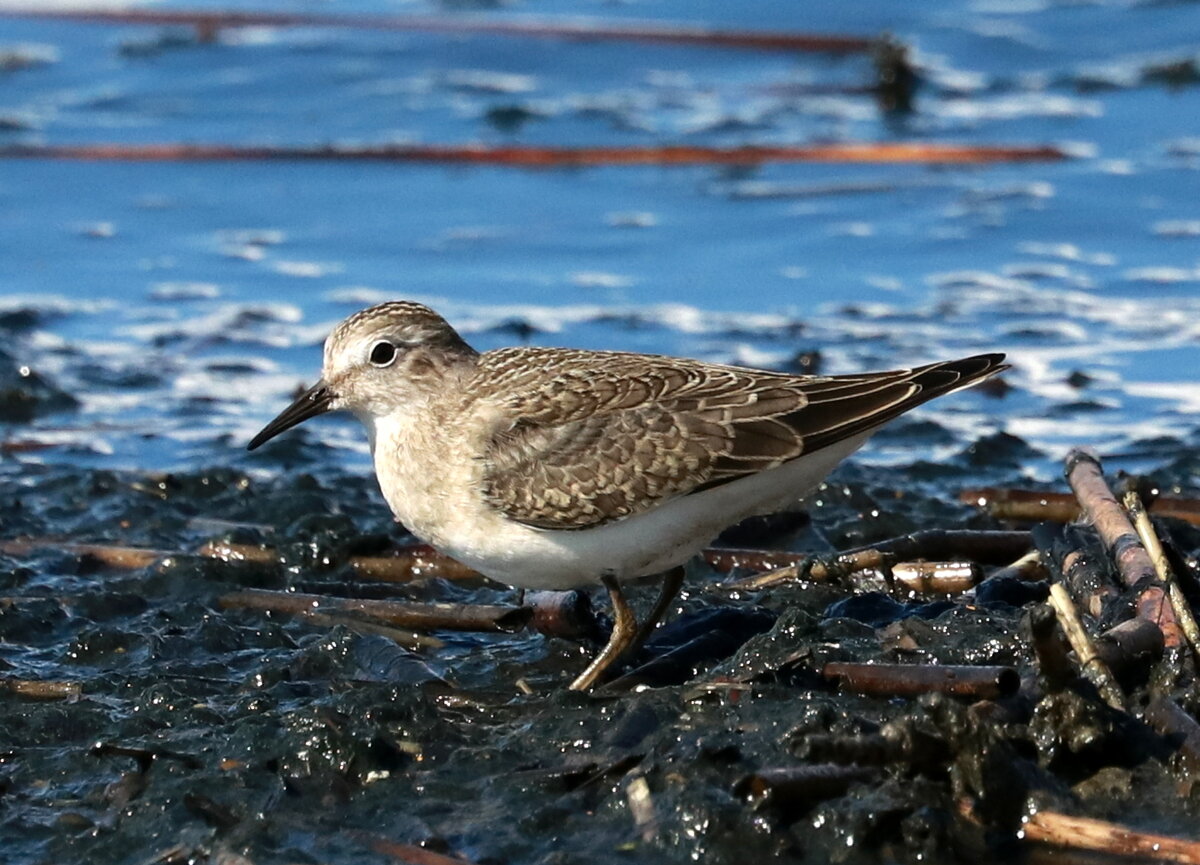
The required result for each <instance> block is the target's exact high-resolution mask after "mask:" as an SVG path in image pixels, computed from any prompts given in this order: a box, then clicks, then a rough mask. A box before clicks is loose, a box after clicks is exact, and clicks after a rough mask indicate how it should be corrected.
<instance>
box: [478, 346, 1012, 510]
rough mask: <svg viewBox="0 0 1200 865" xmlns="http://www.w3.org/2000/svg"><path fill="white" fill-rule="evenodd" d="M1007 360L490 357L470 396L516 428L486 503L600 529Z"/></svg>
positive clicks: (525, 351)
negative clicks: (500, 408)
mask: <svg viewBox="0 0 1200 865" xmlns="http://www.w3.org/2000/svg"><path fill="white" fill-rule="evenodd" d="M1003 359H1004V355H1002V354H984V355H977V356H975V357H969V358H964V359H962V360H953V361H945V362H942V363H934V364H929V365H928V366H922V367H918V368H916V369H911V370H896V371H892V372H880V373H869V374H865V375H846V376H829V377H819V376H791V375H786V374H779V373H769V372H761V371H758V370H750V369H741V368H738V367H729V366H718V365H714V364H705V363H701V362H699V361H688V360H681V359H677V358H660V357H648V356H646V355H634V354H623V353H618V352H611V353H609V352H585V351H574V350H569V349H538V348H514V349H501V350H499V351H494V352H488V353H487V354H485V355H483V356H482V357H481V359H480V365H479V371H478V373H477V375H478V379H477V381H476V382H475V384H476V387H473V388H472V390H474V391H475V392H476V393H478V392H488V393H491V394H493V398H495V399H499V400H501V401H502V402H503V404H504V409H505V412H504V413H505V414H506V415H507V416H510V417H516V418H518V420H516V421H515V422H514V423H512V424H510V425H508V426H506V427H505V428H503V429H500V430H498V431H497V432H496V433H495V434H494V435H493V437H492V439H491V442H490V443H489V447H488V450H487V454H486V456H485V471H484V494H485V497H486V499H487V501H488V502H489V503H490V504H491V505H492V506H494V507H496V508H498V509H499V510H501V511H502V512H503V513H504V514H505V516H507V517H508V518H510V519H513V520H516V521H518V522H521V523H525V524H527V525H531V526H537V527H540V528H547V529H583V528H590V527H593V526H598V525H602V524H604V523H607V522H611V521H614V520H619V519H622V518H624V517H628V516H631V515H633V514H636V513H639V512H641V511H645V510H648V509H649V508H651V507H653V506H655V505H657V504H658V503H660V502H662V501H665V500H667V499H670V498H674V497H677V496H683V495H688V494H690V493H695V492H699V491H701V490H705V489H710V488H712V487H714V486H717V485H719V484H722V483H727V482H729V481H733V480H736V479H738V478H741V477H745V476H747V475H750V474H754V473H755V472H759V471H763V470H764V469H769V468H775V467H777V466H780V465H783V464H784V463H786V462H788V461H789V460H793V459H796V458H797V457H799V456H801V455H802V454H808V453H812V452H814V451H817V450H820V449H821V448H824V447H828V446H829V445H831V444H833V443H835V442H838V441H842V440H844V439H847V438H850V437H853V436H856V435H859V434H861V433H864V432H868V431H870V430H873V429H875V428H876V427H878V426H880V425H882V424H885V423H887V422H888V421H890V420H892V419H893V418H895V417H898V416H899V415H901V414H903V413H904V412H906V411H908V410H909V409H911V408H914V407H915V406H918V405H920V404H921V403H923V402H925V401H926V400H929V399H933V398H934V397H937V396H940V395H942V394H945V393H949V392H950V391H953V390H957V389H958V388H961V387H965V386H967V385H969V384H971V383H973V382H976V381H979V380H981V379H984V378H987V377H988V376H990V375H993V374H995V373H996V372H999V371H1000V370H1002V369H1005V368H1006V367H1005V365H1004V364H1003V363H1002V361H1003ZM551 371H552V372H553V374H552V375H547V373H548V372H551Z"/></svg>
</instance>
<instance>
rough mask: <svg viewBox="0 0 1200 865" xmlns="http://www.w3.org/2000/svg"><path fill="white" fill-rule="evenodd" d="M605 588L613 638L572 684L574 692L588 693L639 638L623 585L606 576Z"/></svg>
mask: <svg viewBox="0 0 1200 865" xmlns="http://www.w3.org/2000/svg"><path fill="white" fill-rule="evenodd" d="M601 579H602V581H603V583H604V587H605V588H606V589H608V597H609V599H610V600H611V601H612V607H613V616H614V618H615V621H614V622H613V630H612V636H610V637H609V638H608V645H606V646H605V647H604V648H603V649H602V650H601V651H600V654H598V655H597V656H596V657H595V658H593V659H592V662H591V663H590V664H588V665H587V669H585V670H584V671H583V672H582V673H580V674H579V675H578V676H577V677H576V679H575V681H574V682H572V683H571V685H570V688H571V690H572V691H586V690H588V689H589V688H591V687H592V685H594V684H596V682H597V680H599V678H600V677H601V676H602V675H604V673H605V671H607V670H608V668H609V667H611V666H612V665H613V662H615V661H616V660H617V659H618V658H620V657H621V656H622V655H623V654H625V651H626V650H627V649H628V648H629V647H630V646H632V645H633V643H634V641H635V640H636V639H637V636H638V633H639V632H638V624H637V619H635V618H634V617H633V610H631V609H630V608H629V602H628V601H626V600H625V594H624V593H623V592H622V591H621V585H620V584H619V583H618V582H617V580H616V578H615V577H611V576H607V575H606V576H604V577H602V578H601Z"/></svg>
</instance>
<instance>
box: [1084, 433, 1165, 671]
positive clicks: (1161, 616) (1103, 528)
mask: <svg viewBox="0 0 1200 865" xmlns="http://www.w3.org/2000/svg"><path fill="white" fill-rule="evenodd" d="M1066 475H1067V481H1068V482H1069V483H1070V484H1071V489H1072V490H1074V491H1075V497H1076V498H1078V499H1079V505H1080V507H1082V508H1083V511H1084V513H1085V514H1087V517H1088V519H1089V520H1090V521H1091V523H1092V525H1094V526H1095V527H1096V532H1097V534H1099V535H1100V540H1101V541H1103V542H1104V548H1105V549H1106V550H1107V551H1108V554H1109V555H1110V556H1112V557H1113V559H1114V561H1116V563H1117V571H1118V572H1119V573H1120V574H1121V581H1122V582H1123V583H1124V584H1125V585H1126V586H1128V587H1130V588H1132V587H1134V586H1137V585H1143V581H1146V582H1149V583H1151V584H1150V585H1148V586H1147V587H1146V588H1145V589H1143V590H1142V591H1141V592H1140V594H1139V595H1138V598H1137V614H1138V617H1139V618H1143V619H1147V620H1148V621H1151V622H1154V623H1155V624H1157V625H1158V626H1159V627H1160V628H1162V632H1163V641H1164V642H1165V644H1166V646H1167V648H1168V649H1171V648H1175V647H1176V646H1180V645H1182V644H1183V641H1184V636H1183V632H1182V631H1181V630H1180V629H1179V624H1178V623H1177V622H1176V620H1175V611H1174V610H1172V609H1171V604H1170V602H1169V601H1168V600H1167V597H1166V593H1165V592H1164V590H1163V585H1162V583H1161V582H1160V581H1159V580H1158V577H1157V574H1155V571H1154V565H1153V563H1152V562H1151V561H1150V557H1149V556H1148V555H1147V554H1146V549H1145V547H1143V546H1142V545H1141V543H1140V542H1139V541H1138V537H1137V533H1136V532H1135V531H1134V529H1133V526H1132V525H1131V524H1130V522H1129V517H1128V516H1126V514H1125V511H1124V510H1123V509H1122V508H1121V505H1120V504H1119V503H1118V502H1117V500H1116V497H1115V496H1113V494H1112V490H1110V489H1109V488H1108V484H1107V483H1106V482H1105V480H1104V472H1103V469H1102V468H1101V467H1100V458H1099V457H1097V456H1096V454H1095V453H1093V452H1091V451H1089V450H1086V449H1083V448H1076V449H1074V450H1072V451H1071V452H1070V453H1069V454H1068V455H1067V459H1066Z"/></svg>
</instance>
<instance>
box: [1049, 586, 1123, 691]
mask: <svg viewBox="0 0 1200 865" xmlns="http://www.w3.org/2000/svg"><path fill="white" fill-rule="evenodd" d="M1050 605H1051V606H1052V607H1054V612H1055V613H1056V614H1057V615H1058V623H1059V625H1060V626H1061V627H1062V629H1063V633H1064V634H1066V636H1067V642H1069V643H1070V644H1071V648H1072V649H1074V650H1075V657H1076V659H1077V661H1078V663H1079V668H1080V670H1081V671H1082V672H1083V675H1084V676H1085V677H1086V678H1087V679H1088V681H1090V682H1091V683H1092V684H1093V685H1095V686H1096V689H1097V690H1098V691H1099V692H1100V696H1101V697H1103V698H1104V702H1106V703H1108V705H1110V706H1112V707H1113V708H1114V709H1119V710H1121V711H1124V710H1125V695H1124V694H1122V693H1121V689H1120V687H1119V686H1118V685H1117V683H1116V679H1115V678H1114V677H1113V674H1112V671H1111V670H1109V669H1108V665H1107V664H1105V663H1104V661H1102V660H1101V659H1100V656H1099V655H1098V654H1097V653H1096V647H1095V646H1094V645H1093V644H1092V640H1091V637H1089V636H1088V633H1087V629H1086V628H1084V626H1083V620H1082V619H1080V618H1079V613H1078V611H1076V609H1075V603H1074V602H1073V601H1072V600H1071V596H1070V595H1069V594H1067V589H1066V587H1065V586H1064V585H1063V584H1062V583H1054V584H1053V585H1051V586H1050Z"/></svg>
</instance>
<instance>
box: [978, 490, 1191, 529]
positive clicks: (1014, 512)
mask: <svg viewBox="0 0 1200 865" xmlns="http://www.w3.org/2000/svg"><path fill="white" fill-rule="evenodd" d="M958 498H959V501H961V502H962V503H963V504H967V505H975V506H976V507H980V508H983V509H984V510H985V511H987V513H988V515H989V516H992V517H995V518H996V519H998V520H1013V521H1017V522H1030V523H1037V522H1042V521H1043V520H1045V521H1048V522H1054V523H1070V522H1074V521H1075V520H1076V519H1078V518H1079V514H1080V509H1079V501H1078V500H1077V499H1076V498H1075V496H1074V495H1072V494H1071V493H1055V492H1043V491H1040V490H1013V489H1001V488H998V487H979V488H975V489H966V490H962V491H961V492H960V493H959V494H958ZM1148 509H1149V511H1150V513H1151V514H1152V515H1153V516H1156V517H1170V518H1171V519H1175V520H1183V521H1184V522H1188V523H1191V524H1192V525H1194V526H1200V499H1184V498H1173V497H1171V496H1160V497H1158V498H1156V499H1154V500H1153V501H1152V502H1150V504H1149V505H1148Z"/></svg>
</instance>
